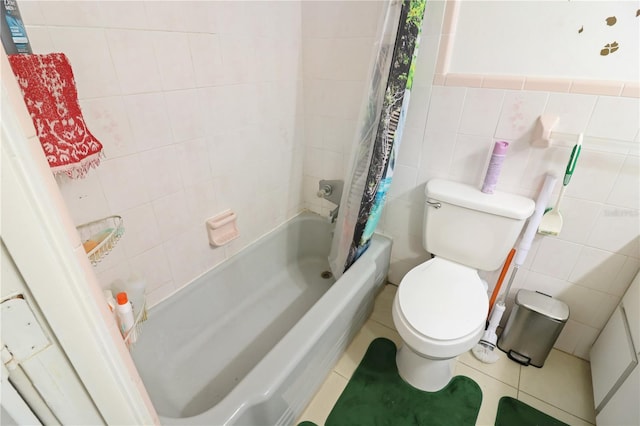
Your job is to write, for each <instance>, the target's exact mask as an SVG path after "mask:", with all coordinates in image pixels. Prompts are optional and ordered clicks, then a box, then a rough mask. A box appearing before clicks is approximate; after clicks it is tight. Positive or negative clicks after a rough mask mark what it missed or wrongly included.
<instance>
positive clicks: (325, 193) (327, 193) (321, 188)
mask: <svg viewBox="0 0 640 426" xmlns="http://www.w3.org/2000/svg"><path fill="white" fill-rule="evenodd" d="M343 186H344V181H342V180H321V181H320V182H318V193H317V195H318V197H320V198H324V199H325V200H327V201H331V202H332V203H333V204H335V205H336V208H335V209H333V210H331V213H329V218H330V219H331V223H334V222H335V221H336V219H337V217H338V210H339V209H340V199H341V198H342V187H343Z"/></svg>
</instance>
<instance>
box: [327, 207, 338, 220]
mask: <svg viewBox="0 0 640 426" xmlns="http://www.w3.org/2000/svg"><path fill="white" fill-rule="evenodd" d="M338 210H340V205H338V207H336V208H335V209H333V210H331V213H329V217H330V218H331V223H336V219H337V218H338Z"/></svg>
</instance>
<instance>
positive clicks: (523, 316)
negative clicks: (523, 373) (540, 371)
mask: <svg viewBox="0 0 640 426" xmlns="http://www.w3.org/2000/svg"><path fill="white" fill-rule="evenodd" d="M568 319H569V306H567V304H566V303H564V302H561V301H560V300H557V299H554V298H553V297H551V296H548V295H546V294H544V293H539V292H537V291H530V290H520V291H518V293H517V294H516V303H515V306H514V307H513V309H512V310H511V315H509V319H508V320H507V325H506V326H505V328H504V331H503V332H502V334H501V335H500V339H498V348H500V350H501V351H503V352H506V353H507V355H508V356H509V358H511V359H512V360H514V361H516V362H518V363H520V364H523V365H533V366H534V367H538V368H539V367H542V366H543V365H544V362H545V361H546V359H547V356H548V355H549V352H551V348H553V345H554V343H555V342H556V339H557V338H558V336H559V335H560V332H561V331H562V328H563V327H564V325H565V323H566V322H567V320H568Z"/></svg>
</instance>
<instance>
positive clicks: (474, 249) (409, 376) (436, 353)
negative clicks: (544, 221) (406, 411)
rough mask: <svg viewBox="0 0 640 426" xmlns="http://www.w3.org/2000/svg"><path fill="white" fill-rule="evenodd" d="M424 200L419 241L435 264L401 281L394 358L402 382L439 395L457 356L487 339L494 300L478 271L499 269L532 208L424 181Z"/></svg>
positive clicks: (525, 202) (509, 197)
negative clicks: (399, 339) (398, 340)
mask: <svg viewBox="0 0 640 426" xmlns="http://www.w3.org/2000/svg"><path fill="white" fill-rule="evenodd" d="M425 196H426V199H425V206H424V216H423V217H424V226H423V234H422V235H423V239H422V242H423V246H424V248H425V249H426V250H427V251H428V252H429V253H432V254H434V255H435V256H436V257H435V258H433V259H431V260H429V261H427V262H425V263H422V264H420V265H418V266H416V267H415V268H413V269H412V270H411V271H409V272H408V273H407V275H405V277H404V278H403V279H402V281H401V282H400V285H399V287H398V291H397V293H396V297H395V299H394V302H393V322H394V324H395V326H396V329H397V330H398V333H399V334H400V337H402V340H403V341H404V343H403V345H402V346H401V347H400V350H399V351H398V355H397V356H396V363H397V365H398V372H399V373H400V376H401V377H402V378H403V379H404V380H405V381H406V382H408V383H409V384H411V385H412V386H414V387H416V388H418V389H422V390H425V391H437V390H440V389H442V388H443V387H445V386H446V385H447V383H449V380H450V379H451V377H452V373H453V365H454V363H455V359H456V357H457V356H458V355H460V354H462V353H463V352H466V351H468V350H469V349H471V348H472V347H474V346H475V345H476V343H478V341H479V340H480V338H481V337H482V334H483V333H484V328H485V322H486V318H487V314H488V310H489V298H488V297H487V291H486V289H485V287H484V285H483V282H482V280H481V279H480V276H479V275H478V270H483V271H494V270H496V269H497V268H499V267H500V265H501V264H502V263H503V262H504V259H505V257H506V256H507V253H508V252H509V250H510V249H511V247H513V244H514V243H515V241H516V239H517V237H518V235H519V234H520V231H521V230H522V227H523V225H524V223H525V221H526V219H527V218H528V217H529V216H531V213H533V209H534V206H535V204H534V202H533V201H532V200H530V199H529V198H526V197H522V196H520V195H514V194H507V193H504V192H499V191H496V192H495V193H494V194H485V193H483V192H481V191H480V190H479V189H478V188H475V187H473V186H470V185H466V184H463V183H458V182H452V181H448V180H444V179H432V180H430V181H429V182H427V184H426V185H425Z"/></svg>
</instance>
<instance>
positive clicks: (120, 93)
mask: <svg viewBox="0 0 640 426" xmlns="http://www.w3.org/2000/svg"><path fill="white" fill-rule="evenodd" d="M20 7H21V9H24V15H23V17H24V20H25V22H26V24H27V28H28V29H27V31H28V32H29V34H33V37H32V44H33V48H34V51H36V52H38V53H47V52H50V51H62V52H64V53H66V54H67V55H68V57H69V59H70V61H71V64H72V66H73V69H74V74H75V78H76V82H77V86H78V93H79V98H80V103H81V106H82V108H83V112H84V115H85V119H86V121H87V125H88V127H89V129H90V130H91V131H92V132H93V133H94V134H95V136H96V137H97V138H98V139H99V140H100V141H101V142H102V143H103V145H104V147H105V150H104V152H105V154H106V159H105V160H104V161H103V162H102V164H101V165H100V167H99V168H98V169H97V170H95V171H93V170H92V171H91V172H90V173H89V176H88V177H87V179H85V180H78V181H72V180H69V179H66V178H59V179H58V183H59V187H60V190H61V192H62V194H63V196H64V198H65V200H66V203H67V206H68V207H69V210H70V211H71V214H72V217H73V219H74V220H75V222H76V224H80V223H84V222H88V221H91V220H96V219H99V218H101V217H105V216H108V215H111V214H119V215H121V216H122V217H123V219H124V222H125V228H126V232H125V235H124V237H123V238H122V239H121V240H120V243H119V244H118V246H117V248H116V249H115V250H114V251H113V252H112V253H111V254H110V255H109V256H107V258H106V259H105V260H104V261H103V262H102V263H101V264H100V265H99V266H98V267H97V269H96V272H97V273H98V277H99V279H100V281H101V284H102V285H103V286H104V287H108V286H109V284H110V283H111V282H112V281H113V280H115V279H118V278H119V279H126V278H128V276H129V275H130V274H131V273H138V274H141V275H143V276H145V278H146V280H147V283H148V295H149V300H150V304H154V303H157V302H159V301H160V300H162V299H163V298H165V297H167V296H168V295H170V294H171V293H173V292H174V291H176V290H178V289H179V288H181V287H183V286H184V285H186V284H187V283H189V282H191V280H193V279H194V278H195V277H197V276H198V275H200V274H202V273H204V272H205V271H206V270H208V269H209V268H211V267H213V266H214V265H216V264H217V263H219V262H221V261H222V260H224V259H225V258H226V257H227V256H229V255H232V254H233V253H235V252H237V251H238V250H240V249H241V248H242V247H243V246H245V245H247V244H249V243H251V242H252V241H253V240H255V239H256V238H257V237H259V236H260V235H262V234H264V233H266V232H268V231H270V230H271V229H273V228H274V227H275V226H277V225H278V224H280V223H282V222H283V221H284V220H286V219H287V218H288V217H291V216H292V215H294V214H295V213H297V212H299V211H300V210H301V208H302V191H301V189H300V185H301V184H302V158H303V157H302V153H303V150H304V145H303V140H302V137H303V135H302V133H301V130H302V126H301V124H300V123H301V122H302V121H301V118H302V114H301V111H302V108H301V105H300V103H301V100H302V99H303V97H302V84H301V80H302V75H301V64H302V59H301V46H302V44H301V37H302V33H301V16H302V12H301V6H300V3H298V2H279V3H277V4H276V3H273V2H269V3H262V2H233V1H228V2H217V1H207V2H201V1H185V2H180V3H179V4H178V3H172V2H141V1H131V2H126V4H125V3H124V2H83V1H64V2H61V1H60V2H58V1H54V2H52V1H28V2H27V1H21V2H20ZM354 43H355V46H354V47H353V48H352V50H351V51H353V49H359V47H360V45H358V44H357V41H354ZM358 88H359V87H358ZM354 97H357V95H354ZM356 102H357V99H356ZM299 110H300V112H299ZM341 149H342V144H340V145H339V148H338V149H337V150H336V149H334V153H335V154H336V155H341V153H340V150H341ZM297 162H298V163H300V164H295V163H297ZM335 163H336V161H335V158H332V157H331V156H329V155H326V156H325V164H329V165H333V164H335ZM338 169H339V170H342V163H341V162H340V165H339V166H338ZM226 208H231V209H234V210H235V211H236V212H237V213H238V216H239V224H240V231H241V235H242V237H241V238H240V239H238V240H236V241H234V244H233V245H232V246H229V247H227V248H217V249H214V248H211V247H210V246H209V244H208V240H207V234H206V230H205V226H204V221H205V220H206V219H207V218H209V217H211V216H214V215H215V214H217V213H219V212H220V211H222V210H224V209H226ZM256 212H260V214H257V213H256Z"/></svg>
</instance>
